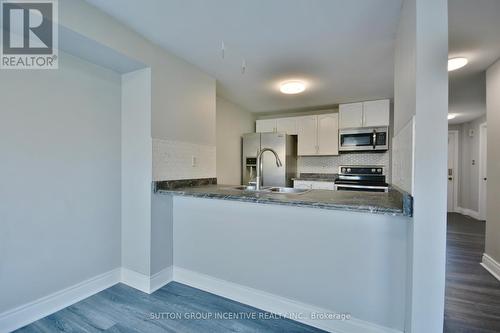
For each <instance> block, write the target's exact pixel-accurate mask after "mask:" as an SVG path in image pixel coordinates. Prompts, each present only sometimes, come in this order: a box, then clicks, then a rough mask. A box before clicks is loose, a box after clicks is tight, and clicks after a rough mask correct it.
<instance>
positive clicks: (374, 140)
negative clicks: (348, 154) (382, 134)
mask: <svg viewBox="0 0 500 333" xmlns="http://www.w3.org/2000/svg"><path fill="white" fill-rule="evenodd" d="M375 148H377V130H373V149H374V150H375Z"/></svg>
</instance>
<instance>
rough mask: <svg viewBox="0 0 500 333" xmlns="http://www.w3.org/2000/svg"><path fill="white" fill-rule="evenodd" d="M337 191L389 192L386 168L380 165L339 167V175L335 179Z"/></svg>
mask: <svg viewBox="0 0 500 333" xmlns="http://www.w3.org/2000/svg"><path fill="white" fill-rule="evenodd" d="M335 190H337V191H366V192H387V191H388V190H389V185H388V184H387V182H386V177H385V168H384V167H383V166H379V165H365V166H359V165H356V166H349V165H344V166H340V167H339V176H338V178H337V180H335Z"/></svg>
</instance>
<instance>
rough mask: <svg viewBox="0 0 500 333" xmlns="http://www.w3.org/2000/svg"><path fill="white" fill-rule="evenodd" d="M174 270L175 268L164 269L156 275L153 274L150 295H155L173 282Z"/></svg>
mask: <svg viewBox="0 0 500 333" xmlns="http://www.w3.org/2000/svg"><path fill="white" fill-rule="evenodd" d="M173 278H174V268H173V266H170V267H167V268H164V269H162V270H161V271H159V272H158V273H156V274H153V276H151V279H150V284H149V293H150V294H151V293H154V292H155V291H157V290H158V289H160V288H161V287H163V286H164V285H166V284H168V283H170V282H172V281H173Z"/></svg>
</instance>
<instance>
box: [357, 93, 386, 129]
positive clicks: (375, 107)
mask: <svg viewBox="0 0 500 333" xmlns="http://www.w3.org/2000/svg"><path fill="white" fill-rule="evenodd" d="M389 110H390V104H389V100H388V99H383V100H379V101H369V102H364V103H363V127H381V126H389V114H390V112H389Z"/></svg>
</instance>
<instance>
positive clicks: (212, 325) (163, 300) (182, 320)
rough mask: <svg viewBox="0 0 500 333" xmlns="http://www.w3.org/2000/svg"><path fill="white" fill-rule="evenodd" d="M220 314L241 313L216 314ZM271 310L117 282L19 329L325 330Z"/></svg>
mask: <svg viewBox="0 0 500 333" xmlns="http://www.w3.org/2000/svg"><path fill="white" fill-rule="evenodd" d="M222 313H225V314H228V315H232V316H238V318H237V319H231V318H229V317H228V318H220V319H214V317H215V316H217V315H218V314H222ZM270 315H271V314H270V313H267V312H264V311H261V310H258V309H255V308H252V307H250V306H247V305H244V304H241V303H238V302H234V301H232V300H229V299H226V298H223V297H219V296H216V295H213V294H210V293H207V292H204V291H201V290H199V289H195V288H191V287H188V286H186V285H183V284H180V283H176V282H171V283H169V284H168V285H166V286H164V287H163V288H161V289H159V290H157V291H156V292H154V293H153V294H151V295H148V294H145V293H142V292H140V291H137V290H135V289H133V288H130V287H128V286H126V285H124V284H117V285H115V286H113V287H111V288H108V289H106V290H104V291H101V292H100V293H98V294H96V295H93V296H91V297H89V298H87V299H85V300H83V301H80V302H78V303H76V304H73V305H71V306H69V307H67V308H65V309H63V310H61V311H58V312H56V313H54V314H52V315H50V316H48V317H45V318H43V319H40V320H38V321H36V322H34V323H32V324H30V325H28V326H25V327H23V328H21V329H19V330H17V331H16V332H18V333H35V332H36V333H39V332H43V333H45V332H46V333H57V332H75V333H76V332H78V333H80V332H89V333H94V332H104V333H160V332H161V333H164V332H186V333H191V332H192V333H200V332H203V333H208V332H217V333H218V332H255V333H257V332H283V333H285V332H291V333H293V332H297V333H298V332H311V333H313V332H314V333H316V332H318V333H319V332H324V331H322V330H318V329H315V328H313V327H310V326H307V325H303V324H301V323H298V322H296V321H292V320H288V319H284V318H269V316H270ZM252 316H255V317H256V318H253V317H252ZM193 318H194V319H193Z"/></svg>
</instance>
